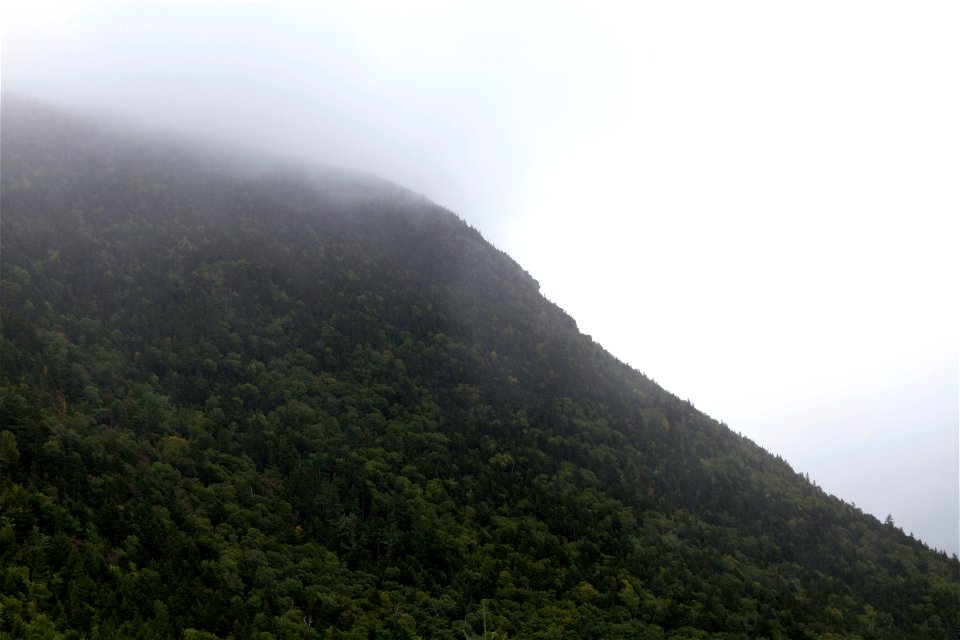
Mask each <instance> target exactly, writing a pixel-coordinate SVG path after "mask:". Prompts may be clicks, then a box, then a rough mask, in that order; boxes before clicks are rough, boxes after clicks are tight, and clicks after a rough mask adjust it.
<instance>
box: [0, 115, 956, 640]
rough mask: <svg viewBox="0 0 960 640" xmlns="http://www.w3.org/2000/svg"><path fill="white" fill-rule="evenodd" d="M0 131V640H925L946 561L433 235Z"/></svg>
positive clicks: (66, 139)
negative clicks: (0, 639) (4, 638)
mask: <svg viewBox="0 0 960 640" xmlns="http://www.w3.org/2000/svg"><path fill="white" fill-rule="evenodd" d="M3 116H4V117H3V122H2V135H3V139H2V154H3V156H2V162H3V172H2V207H3V216H2V221H0V223H2V242H3V251H2V255H0V257H2V273H0V296H2V298H0V301H2V307H0V311H2V354H3V355H2V369H0V390H2V398H0V420H2V422H0V475H2V493H0V635H3V634H7V635H10V636H13V637H36V638H81V637H86V638H114V637H130V638H231V637H232V638H321V637H323V638H425V639H426V638H464V637H466V638H474V637H486V638H505V637H508V636H509V637H514V638H521V637H522V638H544V639H546V638H571V639H573V638H578V639H579V638H725V639H734V638H770V639H774V638H863V639H868V638H901V637H910V638H937V639H943V638H956V637H957V636H956V633H957V630H958V629H960V605H958V603H960V578H958V573H960V563H958V561H957V560H956V558H953V559H948V558H947V557H946V556H945V555H943V554H942V553H936V552H934V551H931V550H930V549H928V548H926V547H925V546H924V545H922V544H921V543H919V542H917V541H916V540H913V539H912V538H911V537H910V536H907V535H904V533H903V532H902V531H900V530H899V529H898V528H897V527H896V526H895V524H894V523H893V522H892V521H891V522H889V523H887V524H886V525H884V524H882V523H880V522H879V521H878V520H876V519H875V518H873V517H871V516H868V515H865V514H863V513H861V512H860V511H859V510H857V509H856V508H854V507H852V506H850V505H847V504H845V503H843V502H841V501H840V500H838V499H836V498H834V497H832V496H829V495H826V494H825V493H824V492H823V491H821V490H820V489H818V488H817V487H815V486H814V485H812V484H811V483H810V482H809V481H808V480H807V479H805V478H803V477H801V476H800V475H799V474H797V473H795V472H794V471H793V470H792V469H790V467H789V466H788V465H787V464H786V463H785V462H783V461H782V460H780V459H779V458H777V457H774V456H772V455H770V454H768V453H767V452H766V451H764V450H762V449H761V448H759V447H757V446H756V445H755V444H753V443H752V442H750V441H749V440H746V439H744V438H742V437H740V436H738V435H736V434H734V433H732V432H731V431H730V430H729V429H727V428H726V427H725V426H723V425H720V424H718V423H717V422H716V421H714V420H712V419H711V418H709V417H708V416H706V415H704V414H702V413H700V412H698V411H697V410H695V409H694V407H693V406H692V405H691V404H690V403H688V402H683V401H680V400H679V399H678V398H676V397H675V396H673V395H671V394H670V393H668V392H666V391H665V390H663V389H662V388H660V387H659V386H658V385H656V384H655V383H654V382H652V381H651V380H650V379H648V378H647V377H645V376H644V375H642V374H640V373H638V372H636V371H634V370H631V369H630V368H629V367H627V366H626V365H624V364H623V363H621V362H619V361H617V360H616V359H615V358H613V357H611V356H610V355H609V354H607V353H606V352H605V351H603V350H602V349H601V348H600V347H599V346H598V345H597V344H595V343H593V342H592V341H591V340H590V339H589V338H588V337H586V336H584V335H582V334H581V333H580V332H579V331H578V329H577V326H576V323H575V322H574V321H573V320H572V319H571V318H570V317H569V316H567V315H566V314H565V313H564V312H563V311H562V310H561V309H559V308H557V307H556V306H555V305H553V304H551V303H550V302H548V301H547V300H545V299H544V298H543V297H542V296H541V295H540V293H539V287H538V285H537V283H536V281H535V280H533V278H531V277H530V276H529V275H528V274H527V273H526V272H524V271H523V270H522V269H521V268H520V267H519V266H518V265H517V264H516V263H514V262H513V261H512V260H511V259H510V258H509V257H508V256H507V255H505V254H504V253H502V252H500V251H498V250H496V249H495V248H493V247H492V246H490V245H489V244H487V243H486V242H485V241H484V240H483V238H482V237H481V236H480V234H479V233H478V232H476V231H475V230H473V229H471V228H470V227H469V226H467V225H466V224H465V223H464V222H462V221H461V220H460V219H458V218H457V217H456V216H455V215H453V214H451V213H450V212H447V211H445V210H443V209H441V208H439V207H436V206H435V205H432V204H431V203H429V202H426V201H425V200H424V199H422V198H420V197H418V196H415V195H413V194H410V193H408V192H406V191H405V190H403V189H401V188H399V187H396V186H394V185H389V184H387V183H384V182H381V181H378V180H376V179H374V178H368V177H362V176H355V175H353V174H349V173H346V172H338V171H333V170H326V169H325V170H319V169H303V170H292V169H290V168H282V167H281V168H270V169H267V170H260V169H255V166H254V165H255V163H254V162H249V163H247V162H246V161H241V160H237V161H234V160H233V159H229V161H224V160H223V159H222V158H221V159H217V158H215V157H213V156H210V155H204V154H201V153H199V152H195V151H192V150H191V149H190V148H189V147H186V146H182V145H181V146H177V145H173V144H164V143H158V142H155V141H149V140H137V139H130V138H121V137H118V136H116V135H112V134H105V133H102V132H101V131H100V129H99V128H98V125H96V124H94V123H90V122H86V121H83V120H79V119H76V118H73V117H71V116H69V115H66V114H64V113H61V112H58V111H55V110H53V109H50V108H47V107H45V106H43V105H39V104H36V103H32V102H29V101H24V100H15V99H12V98H9V97H6V96H5V97H4V103H3ZM649 277H656V274H650V276H649ZM636 295H642V292H637V294H636Z"/></svg>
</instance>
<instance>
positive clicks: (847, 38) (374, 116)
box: [0, 1, 960, 553]
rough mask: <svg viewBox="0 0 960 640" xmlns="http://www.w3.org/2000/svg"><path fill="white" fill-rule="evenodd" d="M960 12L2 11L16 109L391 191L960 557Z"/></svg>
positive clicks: (880, 7) (824, 8)
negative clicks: (88, 117)
mask: <svg viewBox="0 0 960 640" xmlns="http://www.w3.org/2000/svg"><path fill="white" fill-rule="evenodd" d="M958 27H960V9H958V8H957V6H956V5H955V4H954V3H949V2H941V3H937V2H930V3H922V4H917V3H906V2H901V3H894V2H844V3H835V2H805V3H800V4H797V5H781V4H779V3H778V4H775V5H771V4H770V3H764V2H759V1H758V2H730V3H722V5H719V4H716V3H709V2H681V3H650V4H646V3H644V4H641V5H640V6H638V7H632V8H629V9H627V8H624V7H623V6H621V5H619V4H616V3H613V4H609V5H600V6H594V7H591V8H587V7H586V6H585V5H583V6H580V7H565V3H564V6H560V5H556V4H553V3H532V4H524V5H523V6H520V7H518V6H514V5H513V4H511V3H489V2H484V3H470V4H467V5H459V6H448V4H446V3H429V2H426V3H383V4H376V3H374V4H367V3H349V4H348V3H342V4H341V3H333V4H328V3H322V6H319V7H318V8H310V7H306V6H302V5H286V4H281V5H275V4H258V3H240V4H237V3H230V4H220V3H212V4H186V3H169V4H141V3H129V4H112V3H94V4H82V3H69V4H68V3H56V4H45V5H44V4H35V3H31V4H30V5H29V6H27V3H21V6H17V5H16V4H9V5H7V4H5V5H3V14H2V69H0V71H2V84H3V88H4V89H5V90H8V91H14V92H17V93H20V94H26V95H30V96H33V97H35V98H39V99H43V100H47V101H50V102H52V103H54V104H59V105H63V106H68V107H70V108H74V109H82V110H85V111H92V112H96V113H99V114H108V115H109V116H110V117H112V118H115V119H123V120H125V121H129V122H131V123H134V124H137V125H142V126H144V127H149V128H154V129H158V130H163V131H166V132H169V133H171V134H177V135H186V136H192V137H200V138H203V139H205V140H209V141H214V142H217V143H221V144H229V145H232V146H235V147H237V148H244V149H247V150H263V151H267V152H269V153H273V154H281V155H287V156H290V157H294V158H302V159H307V160H310V161H314V162H321V163H327V164H333V165H337V166H344V167H348V168H356V169H360V170H362V171H364V172H370V173H374V174H378V175H380V176H383V177H384V178H387V179H388V180H391V181H393V182H395V183H398V184H401V185H404V186H406V187H408V188H410V189H412V190H414V191H416V192H419V193H422V194H424V195H425V196H426V197H428V198H429V199H431V200H433V201H435V202H437V203H439V204H441V205H443V206H445V207H447V208H449V209H451V210H453V211H455V212H456V213H458V214H459V215H460V216H462V217H463V218H465V219H466V220H467V221H468V222H469V223H470V224H472V225H474V226H475V227H477V228H478V229H480V231H481V232H482V233H483V234H484V236H485V237H486V238H487V239H488V240H490V241H491V242H493V243H494V244H495V245H497V246H498V247H499V248H501V249H503V250H505V251H507V252H508V253H509V254H510V255H511V256H512V257H513V258H515V259H516V260H517V261H518V262H519V263H520V264H521V265H522V266H523V267H524V268H525V269H527V270H528V271H530V273H531V274H532V275H533V276H534V277H535V278H537V280H539V282H540V283H541V285H542V290H543V292H544V294H545V295H546V296H547V297H549V298H550V299H552V300H553V301H555V302H556V303H558V304H559V305H560V306H561V307H563V308H564V309H566V310H567V311H568V312H569V313H570V314H571V315H572V316H573V317H574V318H576V320H577V321H578V323H579V326H580V328H581V329H582V330H583V331H584V332H586V333H588V334H591V335H592V336H593V338H594V339H595V340H597V341H598V342H599V343H601V344H602V345H604V346H605V347H606V348H607V349H608V350H609V351H611V352H612V353H613V354H614V355H616V356H618V357H619V358H620V359H622V360H624V361H626V362H628V363H630V364H631V365H632V366H634V367H636V368H638V369H640V370H641V371H643V372H644V373H646V374H647V375H649V376H651V377H653V378H654V379H655V380H657V381H658V382H659V383H660V384H662V385H663V386H664V387H666V388H667V389H668V390H670V391H672V392H674V393H676V394H678V395H680V396H681V397H683V398H688V399H690V400H691V401H692V402H693V403H694V405H696V406H697V407H698V408H700V409H701V410H703V411H705V412H707V413H708V414H710V415H712V416H713V417H715V418H717V419H719V420H722V421H724V422H725V423H726V424H728V425H729V426H730V427H731V428H732V429H734V430H735V431H740V432H742V433H744V435H747V436H749V437H750V438H751V439H753V440H755V441H756V442H758V443H759V444H761V445H762V446H764V447H765V448H767V449H768V450H769V451H771V452H773V453H778V454H780V455H782V456H783V457H784V458H786V459H787V460H788V461H789V462H790V463H791V464H792V465H793V466H794V468H795V469H797V470H798V471H803V472H807V473H809V474H810V477H811V479H812V480H814V481H816V482H817V483H818V484H820V485H821V486H822V487H823V488H824V489H825V490H827V491H829V492H831V493H834V494H836V495H838V496H840V497H841V498H843V499H845V500H847V501H849V502H854V503H856V504H857V505H858V506H860V507H861V508H863V509H864V510H865V511H868V512H870V513H873V514H874V515H877V516H878V517H880V518H881V519H882V518H883V517H885V516H886V514H887V513H890V514H892V515H893V517H894V519H895V520H896V522H897V525H898V526H900V527H902V528H903V529H904V531H907V532H913V533H914V535H916V536H917V537H919V538H921V539H922V540H924V541H925V542H927V543H928V544H930V545H931V546H934V547H936V548H939V549H944V550H946V551H948V552H950V553H956V552H958V551H960V541H958V538H960V435H958V433H960V426H958V424H960V417H958V416H960V392H958V388H960V376H958V345H960V341H958V334H957V327H958V326H960V313H958V296H957V291H958V290H960V289H958V282H957V276H956V274H957V273H958V272H960V269H958V266H960V265H958V264H957V262H958V259H957V253H958V252H957V235H956V222H955V221H956V219H957V213H958V211H960V201H958V199H960V198H958V190H957V188H956V179H957V176H958V175H960V155H958V153H957V149H960V124H958V119H957V118H956V114H957V113H960V88H958V83H957V82H956V77H957V71H958V69H957V65H956V61H957V60H960V40H958V39H957V38H956V37H955V34H956V32H957V28H958Z"/></svg>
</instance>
